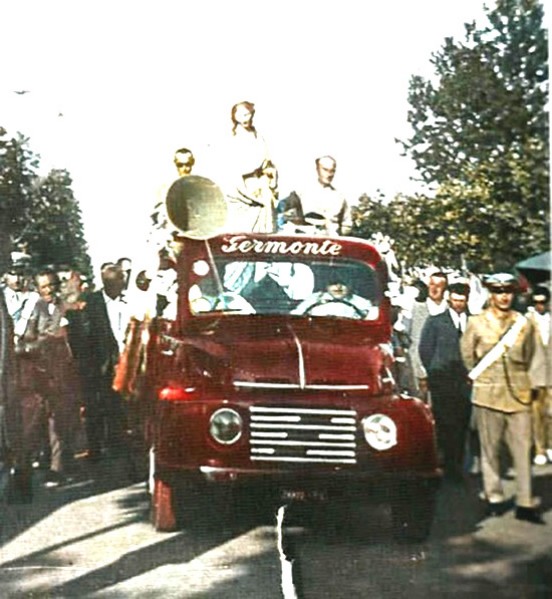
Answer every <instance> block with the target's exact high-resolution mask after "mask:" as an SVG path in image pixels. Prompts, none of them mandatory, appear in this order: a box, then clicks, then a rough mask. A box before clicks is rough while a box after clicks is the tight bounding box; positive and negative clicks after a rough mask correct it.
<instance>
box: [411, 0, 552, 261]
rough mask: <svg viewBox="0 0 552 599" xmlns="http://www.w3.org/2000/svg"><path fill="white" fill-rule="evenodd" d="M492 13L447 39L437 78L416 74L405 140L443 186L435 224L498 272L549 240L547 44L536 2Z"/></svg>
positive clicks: (503, 0) (437, 58) (519, 1)
mask: <svg viewBox="0 0 552 599" xmlns="http://www.w3.org/2000/svg"><path fill="white" fill-rule="evenodd" d="M486 16H487V19H488V23H487V25H486V26H485V27H483V28H480V29H478V28H477V27H476V24H475V23H467V24H465V40H464V41H463V42H456V41H454V40H453V39H452V38H447V39H446V40H445V42H444V45H443V47H442V48H441V50H440V51H439V52H437V53H435V54H434V55H433V57H432V60H431V63H432V64H433V66H434V67H435V77H434V79H433V80H431V81H429V80H424V79H423V78H421V77H419V76H414V77H412V79H411V82H410V88H409V95H408V100H409V103H410V106H411V108H410V110H409V112H408V121H409V123H410V125H411V126H412V130H413V133H412V136H411V137H410V138H409V139H408V140H406V141H401V142H400V143H401V144H402V146H403V149H404V151H405V153H406V154H407V155H410V156H411V158H412V159H413V160H414V162H415V164H416V168H417V171H418V173H419V175H420V177H421V179H422V180H423V181H425V182H426V183H428V184H432V185H433V186H434V188H436V196H435V197H436V198H438V199H439V202H440V207H439V205H438V204H433V209H435V210H437V211H436V213H435V215H434V221H433V226H432V228H433V229H435V228H438V229H439V228H443V227H444V228H445V229H446V228H447V227H451V226H454V227H455V229H456V232H455V235H454V236H453V237H450V238H449V240H448V243H450V242H452V243H453V245H454V246H455V247H456V246H457V247H456V250H457V252H461V253H463V254H469V255H470V256H472V257H473V261H474V262H475V263H477V265H478V266H479V267H481V268H483V267H486V268H493V267H495V265H497V264H499V263H502V262H503V260H504V258H505V257H506V256H507V257H508V260H509V263H510V264H513V263H514V262H515V261H516V260H517V259H519V258H521V257H524V256H527V255H528V254H531V253H535V252H538V251H542V250H543V249H545V248H546V247H547V244H548V225H547V222H548V218H549V146H548V136H549V118H548V112H547V102H548V63H547V61H548V41H547V34H546V30H545V29H544V27H543V7H542V5H541V3H540V2H538V1H537V0H497V2H496V5H495V7H494V9H492V10H489V9H488V8H487V9H486ZM452 216H454V218H456V219H460V220H456V221H451V220H450V219H451V218H452ZM440 217H442V218H443V219H444V220H441V221H439V218H440Z"/></svg>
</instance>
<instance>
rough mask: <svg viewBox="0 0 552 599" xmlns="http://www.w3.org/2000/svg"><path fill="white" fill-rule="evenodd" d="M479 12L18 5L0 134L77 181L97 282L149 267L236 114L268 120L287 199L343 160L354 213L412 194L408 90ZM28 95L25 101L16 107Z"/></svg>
mask: <svg viewBox="0 0 552 599" xmlns="http://www.w3.org/2000/svg"><path fill="white" fill-rule="evenodd" d="M483 6H484V2H483V1H481V0H416V1H413V0H395V1H392V0H387V1H386V2H374V1H368V0H339V1H338V0H333V1H331V2H330V1H327V0H316V1H310V0H302V1H300V0H293V1H289V0H279V2H268V1H265V0H196V1H192V0H180V1H178V2H177V1H173V0H170V1H169V0H165V1H164V0H156V1H155V2H154V1H138V0H134V1H133V2H130V1H126V0H118V1H113V0H111V1H105V0H96V1H95V2H86V3H85V2H75V1H74V0H58V1H56V0H33V1H28V0H14V1H3V2H1V3H0V22H1V23H2V35H1V36H0V53H1V54H0V55H1V56H2V57H3V60H2V62H3V65H2V77H1V80H0V125H2V126H4V127H5V128H7V129H8V131H9V132H10V133H15V131H21V132H23V133H24V134H25V135H26V136H28V137H29V138H30V147H31V149H32V150H33V151H34V152H35V153H37V154H39V155H40V157H41V166H42V170H43V171H47V170H49V169H50V168H65V169H67V170H69V172H70V173H71V175H72V178H73V190H74V192H75V195H76V197H77V200H78V201H79V203H80V206H81V210H82V213H83V221H84V226H85V236H86V239H87V241H88V244H89V249H90V254H91V257H92V260H93V263H94V265H95V267H96V268H97V267H98V266H99V264H100V263H102V262H105V261H108V260H116V259H117V258H119V257H121V256H130V257H131V258H132V259H133V260H134V261H135V262H139V261H140V260H142V258H143V256H144V253H145V252H146V251H147V248H146V247H145V238H146V236H147V231H148V225H149V220H148V215H149V214H150V212H151V207H152V206H153V204H154V203H155V202H156V199H157V196H158V194H159V190H160V189H161V188H162V186H163V185H166V184H167V183H170V182H171V181H172V180H173V179H174V178H175V176H176V172H175V170H174V166H173V164H172V157H173V152H174V150H175V149H176V148H178V147H181V146H186V147H190V148H191V149H192V150H193V152H194V154H195V156H196V167H195V169H194V173H195V174H199V175H204V176H207V177H210V178H212V179H214V180H215V181H216V173H215V172H214V170H213V156H216V150H217V147H221V142H222V140H223V139H224V137H225V136H226V135H228V131H229V130H230V126H231V121H230V109H231V106H232V105H233V104H235V103H236V102H238V101H241V100H250V101H252V102H254V103H255V105H256V116H255V124H256V126H257V129H258V130H259V132H260V133H261V134H262V135H263V137H264V138H265V139H266V142H267V145H268V148H269V153H270V155H271V156H272V158H273V161H274V162H275V164H276V166H277V167H278V170H279V174H280V191H281V194H282V195H284V196H285V195H287V193H289V192H290V191H292V190H293V189H294V188H295V187H300V186H301V184H302V182H304V181H307V180H309V179H310V178H312V177H313V176H314V159H315V158H316V157H317V156H320V155H323V154H331V155H333V156H334V157H335V158H336V160H337V174H336V178H335V180H334V183H335V186H336V187H337V188H339V189H340V190H342V191H343V192H344V193H345V194H346V196H347V197H348V199H350V200H351V202H353V203H354V202H355V201H356V200H357V199H358V197H359V196H360V195H361V194H362V193H363V192H366V193H368V194H371V195H374V194H376V193H377V192H378V190H381V191H382V192H383V193H384V194H385V195H387V196H389V197H392V196H393V195H394V194H396V193H399V192H403V193H414V192H416V191H418V190H420V188H419V184H416V183H413V182H412V181H410V178H411V177H412V176H413V175H414V174H415V173H414V170H413V165H412V163H411V162H410V160H409V159H408V158H405V157H401V149H400V146H399V145H398V144H397V143H395V141H394V140H395V138H402V139H406V138H407V137H408V135H409V128H408V123H407V111H408V108H409V105H408V102H407V93H408V83H409V79H410V77H411V76H412V75H422V76H424V77H430V76H431V75H432V74H433V70H432V67H431V64H430V58H431V54H432V53H433V52H436V51H438V50H439V49H440V47H441V46H442V44H443V42H444V39H445V37H447V36H453V37H455V38H456V39H460V38H461V37H462V35H463V32H464V28H463V24H464V23H465V22H467V21H471V20H473V19H475V20H477V21H478V23H483V22H484V14H483ZM15 91H27V92H28V93H25V94H17V93H14V92H15Z"/></svg>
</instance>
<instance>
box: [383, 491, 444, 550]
mask: <svg viewBox="0 0 552 599" xmlns="http://www.w3.org/2000/svg"><path fill="white" fill-rule="evenodd" d="M436 492H437V486H436V484H435V482H434V481H427V480H418V481H416V480H415V481H407V482H404V483H402V484H400V485H399V486H398V488H397V489H396V490H395V493H394V495H393V498H392V500H391V517H392V522H393V534H394V536H395V538H396V539H397V540H398V541H399V542H407V543H419V542H421V541H425V540H426V539H427V537H428V536H429V533H430V531H431V524H432V523H433V516H434V514H435V495H436Z"/></svg>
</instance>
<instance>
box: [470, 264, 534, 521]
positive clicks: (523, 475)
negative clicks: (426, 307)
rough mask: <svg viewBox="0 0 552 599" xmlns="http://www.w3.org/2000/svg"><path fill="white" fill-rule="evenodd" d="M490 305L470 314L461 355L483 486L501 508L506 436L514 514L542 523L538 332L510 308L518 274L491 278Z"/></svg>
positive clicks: (490, 506)
mask: <svg viewBox="0 0 552 599" xmlns="http://www.w3.org/2000/svg"><path fill="white" fill-rule="evenodd" d="M486 285H487V287H488V289H489V307H488V308H487V309H485V310H483V312H481V314H478V315H475V316H471V317H470V318H469V320H468V325H467V328H466V332H465V333H464V335H463V336H462V339H461V352H462V358H463V360H464V363H465V365H466V367H467V369H468V370H469V371H470V372H469V374H468V376H469V378H470V379H471V380H472V381H473V395H472V403H473V406H474V411H475V418H476V422H477V428H478V431H479V438H480V442H481V466H482V475H483V490H484V496H485V499H486V501H487V513H488V515H490V516H497V515H500V514H502V513H503V512H504V511H505V509H506V506H507V505H508V504H507V502H506V498H505V496H504V491H503V487H502V480H501V476H500V451H501V447H502V444H503V442H505V444H506V446H507V447H508V449H509V450H510V453H511V455H512V459H513V464H514V468H515V472H516V514H515V515H516V518H517V519H518V520H525V521H527V522H531V523H534V524H544V521H543V519H542V516H541V514H540V511H539V508H538V504H537V501H536V500H535V498H534V497H533V495H532V484H531V483H532V481H531V446H532V434H531V428H532V426H531V425H532V423H531V383H530V380H529V366H530V364H531V358H532V356H533V352H534V344H535V336H534V335H535V332H534V327H533V325H532V324H531V322H530V321H529V320H528V319H527V318H526V317H525V316H523V315H522V314H520V313H519V312H516V311H515V310H512V302H513V300H514V292H515V289H516V280H515V278H514V277H513V276H512V275H510V274H507V273H498V274H495V275H492V276H491V277H489V278H488V280H487V282H486Z"/></svg>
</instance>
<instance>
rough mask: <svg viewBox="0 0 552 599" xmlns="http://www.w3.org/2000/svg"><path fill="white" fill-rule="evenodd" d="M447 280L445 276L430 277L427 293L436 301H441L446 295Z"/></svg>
mask: <svg viewBox="0 0 552 599" xmlns="http://www.w3.org/2000/svg"><path fill="white" fill-rule="evenodd" d="M446 287H447V280H446V279H445V278H444V277H429V284H428V286H427V293H428V295H429V297H430V298H431V299H432V300H433V301H434V302H436V303H440V302H441V300H442V299H443V296H444V295H445V289H446Z"/></svg>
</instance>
